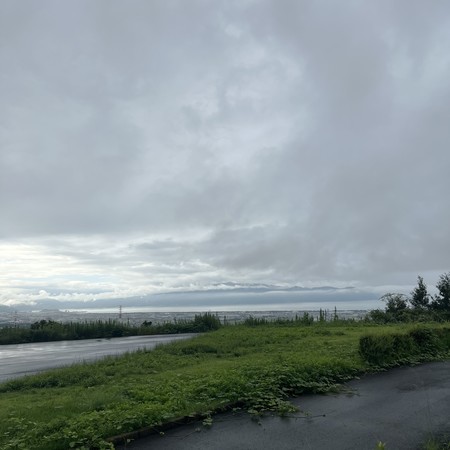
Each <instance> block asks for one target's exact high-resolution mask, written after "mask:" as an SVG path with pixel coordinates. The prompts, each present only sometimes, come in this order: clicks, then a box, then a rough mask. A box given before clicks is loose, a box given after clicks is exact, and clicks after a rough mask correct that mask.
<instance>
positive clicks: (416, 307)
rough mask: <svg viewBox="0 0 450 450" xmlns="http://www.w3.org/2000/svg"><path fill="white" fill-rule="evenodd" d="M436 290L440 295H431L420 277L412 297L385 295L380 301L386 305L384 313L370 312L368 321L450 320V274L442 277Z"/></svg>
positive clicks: (380, 311)
mask: <svg viewBox="0 0 450 450" xmlns="http://www.w3.org/2000/svg"><path fill="white" fill-rule="evenodd" d="M436 289H437V291H438V293H437V294H435V295H431V294H430V293H429V292H428V287H427V285H426V284H425V282H424V280H423V277H421V276H420V275H419V276H418V277H417V285H416V286H415V287H414V289H413V290H412V291H411V293H410V295H405V294H398V293H388V294H385V295H383V296H382V297H381V299H380V300H382V301H383V302H385V304H386V307H385V309H384V311H382V310H380V309H376V310H374V311H370V313H369V314H368V319H369V320H372V321H374V322H378V323H388V322H416V321H419V322H425V321H430V320H432V321H447V320H450V272H448V273H444V274H442V275H440V277H439V280H438V282H437V284H436Z"/></svg>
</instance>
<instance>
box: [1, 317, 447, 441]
mask: <svg viewBox="0 0 450 450" xmlns="http://www.w3.org/2000/svg"><path fill="white" fill-rule="evenodd" d="M420 329H421V330H424V329H425V330H429V331H425V332H422V331H419V332H417V325H416V326H414V325H410V324H397V325H383V326H380V325H378V326H377V325H368V324H363V323H346V322H340V321H337V322H331V323H315V324H309V325H302V324H300V323H295V322H293V323H291V324H281V325H280V324H260V325H256V326H245V325H237V326H227V327H222V328H220V329H219V330H217V331H213V332H210V333H207V334H203V335H199V336H197V337H195V338H193V339H192V340H188V341H181V342H175V343H172V344H169V345H166V346H162V347H159V348H157V349H156V350H153V351H139V352H137V353H133V354H127V355H124V356H122V357H114V358H112V357H111V358H107V359H105V360H102V361H100V362H97V363H94V364H84V365H76V366H73V367H70V368H64V369H58V370H52V371H49V372H46V373H43V374H40V375H34V376H29V377H25V378H21V379H18V380H13V381H10V382H7V383H3V384H1V385H0V448H2V449H19V448H25V449H42V450H43V449H45V450H54V449H67V448H78V449H82V448H85V449H88V448H92V449H93V448H113V444H111V443H110V442H108V441H107V438H108V437H111V436H115V435H118V434H121V433H125V432H129V431H132V430H136V429H139V428H142V427H157V426H158V425H160V424H162V423H164V422H168V421H170V420H173V419H174V418H178V417H181V416H189V415H192V414H195V413H197V414H204V415H205V417H206V418H207V419H206V423H208V421H209V419H208V417H209V414H210V413H211V412H212V411H214V410H215V409H217V408H220V407H222V406H225V405H240V406H241V407H243V408H246V409H247V410H249V411H250V412H252V413H262V412H264V411H269V410H270V411H277V412H279V413H281V414H283V413H288V412H291V411H292V410H293V407H292V406H291V404H290V403H289V402H288V398H289V396H296V395H300V394H302V393H304V392H324V391H329V390H330V389H335V388H336V383H339V382H342V381H344V380H346V379H349V378H352V377H354V376H356V375H357V374H359V373H361V372H363V371H367V370H374V367H375V366H374V363H373V362H372V363H371V362H369V361H368V360H367V358H366V356H365V353H364V351H368V352H369V354H370V352H371V351H372V350H373V348H374V347H373V346H374V345H375V346H377V345H381V344H380V342H388V343H392V339H391V338H389V337H388V336H391V335H395V336H397V337H396V338H395V339H400V340H402V339H403V338H401V337H399V336H406V337H405V338H404V341H405V342H407V344H405V346H404V347H402V349H403V350H402V352H400V353H398V354H394V355H393V354H392V351H391V352H390V353H389V352H387V353H386V354H387V355H388V357H387V360H386V364H390V365H394V364H398V363H401V362H406V361H419V360H421V359H432V358H440V357H444V356H445V355H447V356H448V349H449V348H450V339H448V336H449V335H450V332H449V331H448V330H449V327H448V325H447V326H446V325H445V324H444V325H439V324H433V325H420ZM412 330H415V331H412ZM443 330H444V331H443ZM445 330H447V331H445ZM414 336H416V337H414ZM427 336H428V337H427ZM361 338H363V339H361ZM395 339H394V340H395ZM422 341H423V342H422ZM361 342H362V343H364V342H365V344H363V346H362V347H361ZM402 342H403V341H402ZM433 343H434V344H433ZM430 346H431V347H430ZM369 360H370V358H369ZM383 364H384V362H383V361H377V365H378V367H379V366H382V365H383Z"/></svg>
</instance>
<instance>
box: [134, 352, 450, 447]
mask: <svg viewBox="0 0 450 450" xmlns="http://www.w3.org/2000/svg"><path fill="white" fill-rule="evenodd" d="M294 403H295V404H296V405H297V406H298V407H299V408H300V409H301V410H302V411H303V412H306V413H307V416H306V417H305V416H304V415H302V414H298V417H292V418H285V419H283V418H280V417H266V418H263V419H262V420H261V421H260V422H259V423H258V422H257V421H254V420H252V419H251V418H249V416H248V415H246V414H239V415H233V414H232V413H226V414H219V415H217V416H215V417H214V421H213V426H212V427H211V428H210V429H207V428H205V427H203V426H202V425H201V423H194V424H190V425H183V426H180V427H178V428H175V429H172V430H170V431H167V432H166V433H165V435H164V436H159V435H154V436H150V437H148V438H145V439H142V440H139V441H135V442H134V443H132V444H131V445H129V446H127V449H129V450H144V449H151V450H169V449H170V450H230V449H233V450H261V449H264V450H272V449H273V450H291V449H292V450H293V449H296V450H300V449H311V450H366V449H367V450H375V448H376V446H377V443H378V442H379V441H382V442H384V443H385V444H386V450H414V449H419V448H422V447H421V443H423V442H424V441H426V440H427V439H428V437H430V436H436V435H438V434H439V433H442V432H446V433H450V361H447V362H437V363H428V364H424V365H421V366H415V367H403V368H397V369H393V370H390V371H388V372H383V373H379V374H373V375H366V376H364V377H363V378H361V379H360V380H354V381H351V382H349V383H347V384H346V385H345V389H344V390H343V392H342V393H340V394H338V395H323V396H322V395H307V396H302V397H299V398H298V399H295V400H294Z"/></svg>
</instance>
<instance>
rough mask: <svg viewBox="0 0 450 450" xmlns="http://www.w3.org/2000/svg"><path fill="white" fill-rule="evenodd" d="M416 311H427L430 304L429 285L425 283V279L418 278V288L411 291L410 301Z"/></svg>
mask: <svg viewBox="0 0 450 450" xmlns="http://www.w3.org/2000/svg"><path fill="white" fill-rule="evenodd" d="M409 301H410V303H411V305H412V307H413V308H414V309H425V308H426V307H428V305H429V302H430V296H429V294H428V290H427V285H426V284H425V283H424V282H423V278H422V277H421V276H420V275H419V276H418V277H417V286H416V287H415V288H414V289H413V290H412V291H411V299H410V300H409Z"/></svg>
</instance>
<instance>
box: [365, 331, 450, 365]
mask: <svg viewBox="0 0 450 450" xmlns="http://www.w3.org/2000/svg"><path fill="white" fill-rule="evenodd" d="M449 349H450V329H449V328H440V329H433V328H414V329H412V330H410V331H408V332H407V333H398V332H396V333H383V334H369V335H364V336H361V338H360V340H359V354H360V355H361V357H362V358H363V359H364V360H365V361H366V362H368V363H369V364H373V365H377V366H384V365H392V364H396V363H400V362H404V361H408V360H418V359H419V360H421V359H425V358H432V357H435V356H437V355H439V354H440V353H441V352H443V351H448V350H449Z"/></svg>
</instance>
